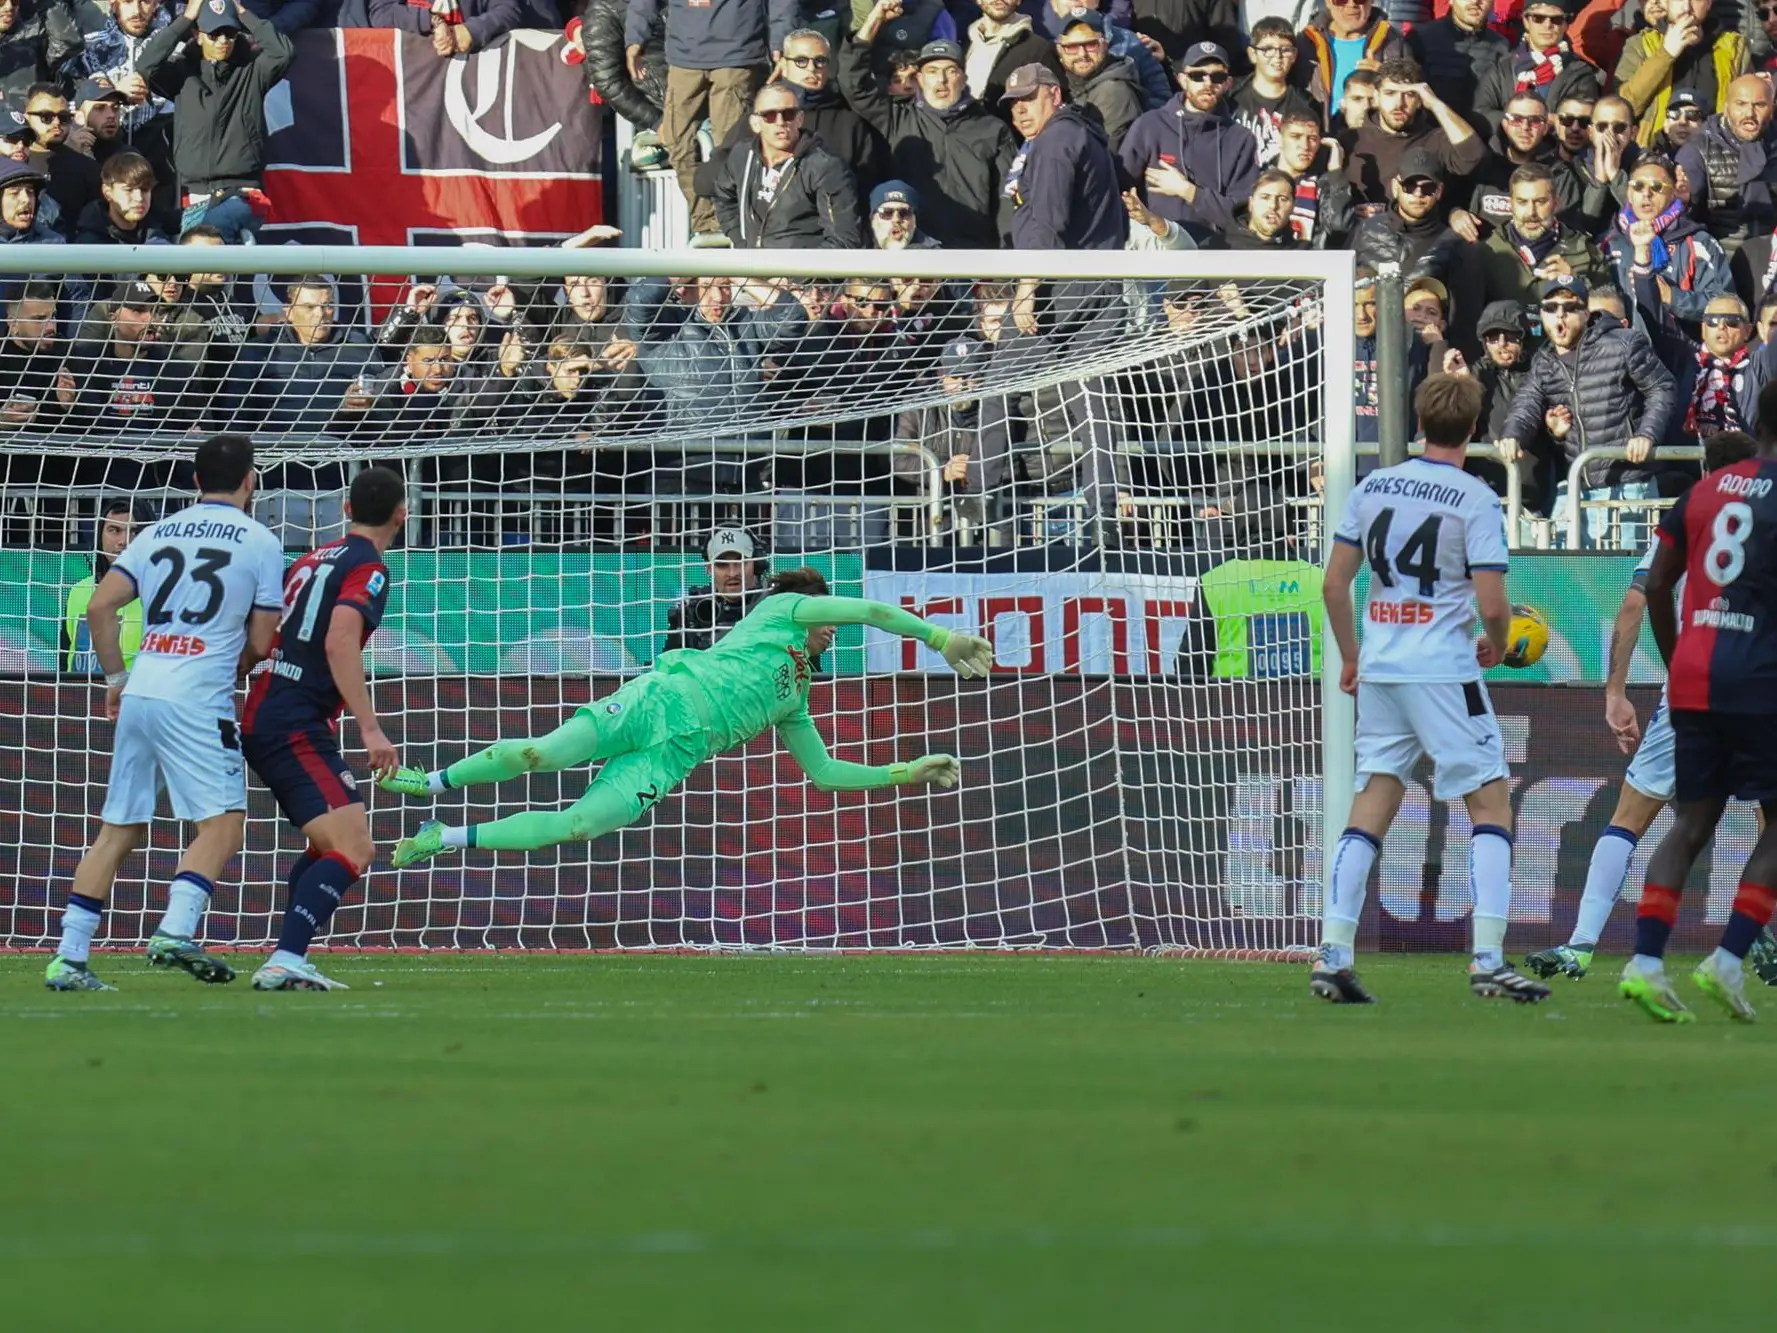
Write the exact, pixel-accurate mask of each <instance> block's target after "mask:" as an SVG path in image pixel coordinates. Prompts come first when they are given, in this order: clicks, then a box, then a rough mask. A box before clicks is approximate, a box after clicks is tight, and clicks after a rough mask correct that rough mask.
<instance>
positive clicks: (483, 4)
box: [370, 0, 651, 52]
mask: <svg viewBox="0 0 1777 1333" xmlns="http://www.w3.org/2000/svg"><path fill="white" fill-rule="evenodd" d="M459 8H460V10H461V12H462V15H463V21H462V22H461V23H460V24H443V26H445V27H447V28H454V27H460V28H463V29H465V30H466V31H467V32H468V34H469V40H468V42H467V44H465V43H464V42H462V41H461V40H459V41H458V42H457V43H456V49H457V50H458V51H459V52H460V51H471V50H474V51H478V50H480V49H481V48H482V47H484V46H486V45H487V44H488V43H489V42H492V41H494V40H495V39H496V38H499V37H504V36H505V35H506V34H507V33H509V32H511V31H512V30H513V29H514V28H523V27H528V26H530V22H531V20H532V15H531V13H530V12H529V10H527V8H526V7H525V5H524V4H523V3H522V2H521V0H461V3H460V5H459ZM650 17H651V16H650ZM441 22H442V20H439V19H438V18H437V17H436V16H435V15H434V14H433V13H432V11H431V8H430V7H429V6H427V7H421V6H416V5H412V4H409V3H407V0H370V26H371V27H373V28H400V29H402V30H404V31H406V32H411V33H415V34H417V35H418V36H421V37H430V36H433V35H434V27H435V25H438V24H440V23H441ZM627 31H628V28H627V27H626V28H625V32H626V33H627Z"/></svg>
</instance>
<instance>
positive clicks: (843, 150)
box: [696, 28, 888, 199]
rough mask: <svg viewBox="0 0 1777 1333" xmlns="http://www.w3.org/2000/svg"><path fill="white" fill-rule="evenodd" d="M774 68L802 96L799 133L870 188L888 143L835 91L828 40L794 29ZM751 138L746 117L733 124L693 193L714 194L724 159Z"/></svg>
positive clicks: (860, 186)
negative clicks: (818, 141) (717, 176)
mask: <svg viewBox="0 0 1777 1333" xmlns="http://www.w3.org/2000/svg"><path fill="white" fill-rule="evenodd" d="M777 72H778V77H779V78H781V79H782V81H783V82H784V84H786V85H788V86H789V87H792V88H794V89H795V90H796V95H797V97H798V98H799V99H800V101H801V104H802V133H803V135H804V136H805V137H806V136H812V137H814V138H816V139H819V140H820V144H821V147H822V148H825V149H826V150H827V151H828V152H829V153H831V154H833V156H834V157H836V158H838V159H839V160H840V161H841V162H843V163H845V165H846V169H847V170H849V171H850V172H851V174H852V180H853V181H854V182H855V184H856V187H857V191H858V193H859V194H864V193H866V192H868V191H869V190H871V189H872V188H873V187H874V186H875V185H876V182H878V181H879V180H881V179H882V178H883V176H884V174H885V173H886V172H887V171H888V144H887V143H886V142H884V140H883V137H882V136H881V135H880V134H878V133H877V132H876V130H875V129H874V128H873V127H872V126H871V125H870V123H869V122H868V121H866V120H865V119H864V118H863V117H862V116H860V115H859V114H858V113H857V112H855V111H853V110H852V109H851V108H850V107H849V106H847V105H846V104H845V99H844V98H843V97H841V96H840V95H839V88H838V74H839V71H838V69H837V68H836V67H835V66H834V64H833V48H832V47H831V46H829V45H828V44H827V39H826V38H825V37H823V36H822V35H821V34H820V33H818V32H816V31H815V30H814V29H813V28H798V29H796V31H794V32H792V33H791V34H790V35H789V36H788V37H786V38H784V53H783V55H782V56H781V57H780V58H779V60H778V62H777ZM754 139H755V132H754V131H753V129H752V126H751V124H750V118H749V119H748V120H742V121H741V122H740V123H739V124H737V125H735V127H734V130H733V132H732V133H731V134H729V136H728V138H727V140H726V142H724V143H723V144H721V145H720V146H719V147H718V148H717V149H716V151H715V153H714V154H713V155H711V157H710V160H709V161H707V162H705V163H703V164H702V165H701V166H699V167H698V168H697V176H696V180H697V193H698V194H699V195H701V196H702V197H703V198H706V199H714V198H715V197H716V175H717V173H718V172H719V171H720V170H721V169H722V164H723V162H724V161H726V160H727V158H728V155H729V154H730V153H732V152H734V151H735V149H736V148H738V147H739V146H740V145H742V144H744V143H749V142H752V141H754Z"/></svg>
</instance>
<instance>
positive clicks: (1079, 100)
mask: <svg viewBox="0 0 1777 1333" xmlns="http://www.w3.org/2000/svg"><path fill="white" fill-rule="evenodd" d="M1055 54H1056V55H1057V56H1059V57H1060V59H1061V82H1062V87H1063V90H1064V91H1065V92H1066V94H1067V101H1068V104H1069V105H1070V106H1074V107H1077V108H1079V110H1080V111H1081V112H1083V113H1084V114H1085V115H1087V116H1090V117H1091V118H1092V119H1093V120H1095V121H1097V122H1098V124H1099V125H1100V126H1101V127H1102V128H1103V130H1104V133H1105V139H1106V140H1107V141H1108V142H1109V144H1110V148H1111V152H1113V153H1115V152H1116V151H1117V149H1118V148H1119V147H1121V146H1122V143H1123V136H1124V135H1125V134H1127V133H1128V132H1129V127H1130V126H1131V125H1133V124H1135V122H1136V120H1137V119H1139V118H1140V117H1141V116H1142V115H1143V114H1145V113H1146V111H1147V109H1148V102H1147V97H1146V95H1145V94H1143V92H1142V89H1141V84H1139V83H1137V82H1136V78H1135V66H1134V65H1133V64H1131V63H1130V62H1129V61H1128V60H1127V59H1124V58H1122V57H1116V56H1112V55H1111V54H1110V48H1109V46H1108V45H1107V44H1106V42H1105V18H1104V16H1103V15H1102V14H1100V13H1099V12H1098V11H1097V10H1094V9H1080V10H1076V11H1074V13H1073V15H1072V16H1071V17H1070V18H1068V19H1066V20H1064V23H1063V27H1062V29H1061V36H1060V37H1058V38H1056V40H1055ZM1045 68H1047V66H1045ZM1013 128H1014V129H1016V128H1017V124H1016V121H1014V124H1013Z"/></svg>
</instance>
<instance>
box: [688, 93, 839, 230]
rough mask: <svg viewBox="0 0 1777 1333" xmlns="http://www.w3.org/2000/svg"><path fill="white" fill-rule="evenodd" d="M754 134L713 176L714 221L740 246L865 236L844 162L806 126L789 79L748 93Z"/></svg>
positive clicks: (731, 154) (730, 155)
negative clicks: (810, 132) (756, 92)
mask: <svg viewBox="0 0 1777 1333" xmlns="http://www.w3.org/2000/svg"><path fill="white" fill-rule="evenodd" d="M750 124H751V126H752V129H753V134H754V137H753V138H752V139H749V140H748V141H746V142H745V143H744V144H742V145H741V146H740V147H738V148H737V149H736V150H735V151H734V152H732V153H729V154H728V156H727V157H726V158H725V159H724V160H723V163H722V166H721V169H720V170H719V171H718V172H717V174H716V180H715V183H714V195H713V197H714V201H715V205H716V222H717V225H718V226H720V227H721V228H722V231H723V234H724V235H726V236H727V237H728V239H729V241H731V242H732V243H733V244H734V245H735V247H736V248H738V249H749V250H752V249H760V248H768V249H799V248H807V249H828V250H833V249H845V250H855V249H857V248H858V247H859V246H861V245H862V244H863V243H864V236H863V230H862V229H861V228H860V227H859V225H858V190H857V184H856V182H855V181H853V180H852V174H851V172H850V171H849V170H847V168H846V165H845V163H843V162H841V161H840V160H839V159H838V158H836V157H834V156H833V154H831V153H829V152H828V151H827V150H826V149H825V148H824V147H822V145H821V142H820V140H819V139H817V138H815V137H814V136H813V135H811V134H805V133H803V129H802V107H801V104H800V103H799V102H798V100H797V97H796V90H795V89H794V88H792V87H790V85H789V84H787V83H768V84H766V85H765V87H763V88H761V89H760V90H759V93H758V96H757V97H755V98H754V100H753V114H752V117H751V119H750Z"/></svg>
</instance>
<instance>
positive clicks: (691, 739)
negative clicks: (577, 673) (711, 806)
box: [574, 673, 710, 815]
mask: <svg viewBox="0 0 1777 1333" xmlns="http://www.w3.org/2000/svg"><path fill="white" fill-rule="evenodd" d="M574 716H575V717H577V718H584V719H586V720H588V721H590V722H592V723H594V724H595V725H596V726H597V727H598V740H597V747H596V749H595V750H594V751H593V753H592V754H590V755H589V756H588V759H589V760H593V761H597V760H600V759H602V760H604V761H605V762H604V767H603V768H601V769H600V770H599V774H598V777H597V778H596V779H595V780H594V783H593V785H594V787H597V788H602V789H603V790H605V791H612V790H613V789H615V790H616V791H617V792H618V794H620V795H622V796H623V797H625V798H626V799H627V800H633V801H635V802H636V804H635V806H634V807H633V809H634V813H635V814H637V815H639V814H641V813H642V812H643V811H645V810H647V809H648V807H650V806H651V805H653V804H654V803H655V802H656V801H658V800H660V799H661V798H662V797H663V796H665V795H666V794H667V793H668V792H669V791H671V790H672V789H673V788H674V787H676V786H678V785H679V783H681V782H683V781H684V780H685V777H686V775H687V774H689V773H690V772H691V770H692V769H694V768H696V767H697V766H698V765H699V764H701V763H702V762H703V761H704V760H706V759H708V758H709V757H710V754H709V733H708V732H706V731H705V730H704V726H703V720H702V718H700V717H699V716H698V714H697V710H696V708H695V707H694V706H693V705H692V703H691V701H690V699H689V698H688V697H687V696H686V694H685V690H684V687H683V686H682V685H680V684H679V683H678V682H676V681H674V680H673V679H672V678H670V677H667V676H659V675H655V674H653V673H650V674H648V675H645V676H637V677H636V678H635V679H634V680H632V681H630V682H628V683H627V684H626V685H624V686H623V688H621V689H620V690H618V691H617V692H616V693H615V694H612V695H608V696H606V697H605V698H603V699H598V700H595V701H594V702H592V703H589V704H587V705H585V706H584V707H582V708H578V709H576V710H575V711H574Z"/></svg>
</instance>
